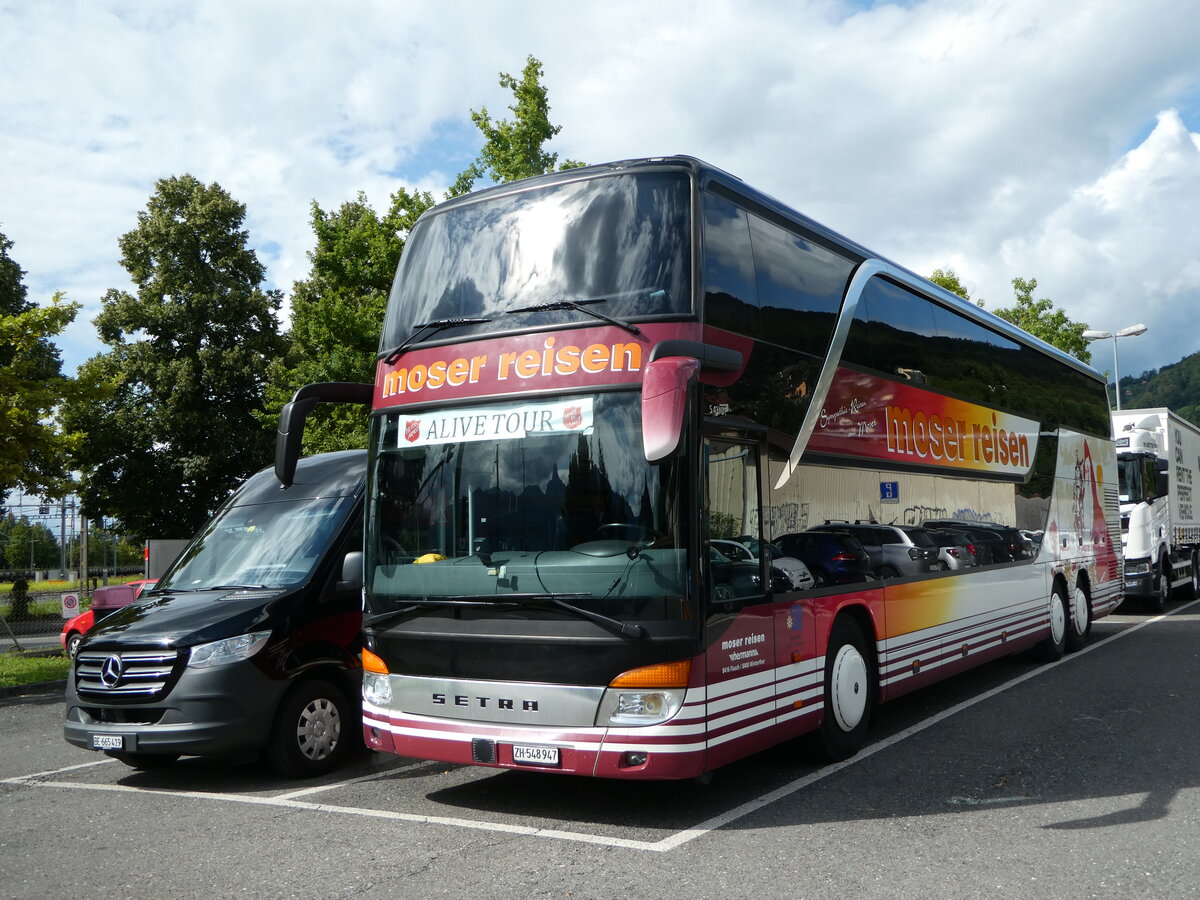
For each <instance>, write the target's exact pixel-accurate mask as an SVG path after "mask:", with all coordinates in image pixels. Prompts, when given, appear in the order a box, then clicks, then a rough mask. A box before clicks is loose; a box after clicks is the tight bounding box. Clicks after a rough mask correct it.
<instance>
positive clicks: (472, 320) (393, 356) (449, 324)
mask: <svg viewBox="0 0 1200 900" xmlns="http://www.w3.org/2000/svg"><path fill="white" fill-rule="evenodd" d="M490 321H492V320H491V319H484V318H480V317H478V316H473V317H465V318H456V319H434V320H433V321H432V322H422V323H421V324H420V325H414V326H413V330H412V333H411V334H410V335H409V336H408V337H407V338H405V340H404V343H402V344H401V345H400V346H399V347H396V348H395V349H393V350H388V351H386V352H384V353H380V354H379V358H380V359H382V360H383V361H384V363H385V364H386V365H389V366H390V365H392V364H393V363H394V362H395V361H396V360H398V359H399V358H400V356H401V355H402V354H403V353H404V351H405V350H407V349H408V348H409V347H411V346H412V345H413V344H415V343H416V342H417V338H419V337H421V336H422V334H423V332H424V331H425V330H426V329H429V328H432V329H433V330H434V332H435V333H436V332H438V331H441V330H442V329H443V328H453V327H454V326H455V325H483V324H484V323H485V322H490Z"/></svg>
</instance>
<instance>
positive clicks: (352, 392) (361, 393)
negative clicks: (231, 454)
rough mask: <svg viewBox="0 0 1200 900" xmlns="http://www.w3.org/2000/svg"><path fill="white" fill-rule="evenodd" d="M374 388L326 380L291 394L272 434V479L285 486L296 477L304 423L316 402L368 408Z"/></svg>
mask: <svg viewBox="0 0 1200 900" xmlns="http://www.w3.org/2000/svg"><path fill="white" fill-rule="evenodd" d="M374 392H375V385H373V384H358V383H355V382H343V381H328V382H322V383H319V384H306V385H305V386H304V387H302V388H300V390H298V391H296V393H295V394H293V395H292V399H291V400H290V401H288V402H287V403H285V404H284V405H283V409H281V410H280V411H279V430H278V431H277V432H276V434H275V477H276V478H278V479H279V483H280V484H281V485H283V486H284V487H285V488H286V487H291V486H292V481H293V480H295V477H296V463H297V462H299V460H300V444H301V441H302V440H303V438H304V420H305V419H306V418H308V414H309V413H310V412H312V410H313V407H314V406H316V405H317V404H318V403H362V404H364V405H366V406H367V407H370V405H371V400H372V397H373V396H374Z"/></svg>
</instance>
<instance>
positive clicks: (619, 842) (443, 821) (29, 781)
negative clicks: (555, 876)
mask: <svg viewBox="0 0 1200 900" xmlns="http://www.w3.org/2000/svg"><path fill="white" fill-rule="evenodd" d="M1198 603H1200V600H1194V601H1192V602H1191V603H1188V604H1186V605H1184V606H1181V607H1180V608H1179V609H1176V610H1173V611H1172V612H1170V613H1164V614H1163V615H1159V616H1154V617H1153V618H1150V619H1146V620H1144V621H1142V622H1139V623H1138V624H1136V625H1131V626H1129V627H1128V628H1125V629H1123V630H1122V631H1119V632H1118V633H1116V634H1114V635H1112V636H1111V637H1109V638H1106V639H1105V640H1104V641H1102V642H1100V643H1094V644H1089V645H1088V646H1087V647H1084V648H1083V649H1082V650H1080V651H1079V652H1077V653H1073V654H1071V655H1069V656H1064V657H1063V658H1062V659H1060V660H1058V661H1057V662H1054V663H1050V664H1049V665H1045V666H1041V667H1039V668H1036V669H1032V670H1030V671H1029V672H1026V673H1025V674H1024V675H1020V676H1018V677H1016V678H1014V679H1012V680H1011V681H1006V682H1005V683H1004V684H1001V685H998V686H997V687H994V688H992V689H991V690H989V691H986V692H984V693H982V694H980V695H979V696H977V697H972V698H971V699H969V700H964V701H963V702H962V703H959V704H957V705H956V706H953V707H951V708H950V709H946V710H943V711H942V712H940V713H937V714H936V715H933V716H930V717H929V718H928V719H925V720H923V721H922V722H919V723H918V724H916V725H913V726H911V727H909V728H906V729H904V730H903V731H898V732H896V733H895V734H893V735H891V736H890V737H887V738H885V739H883V740H881V741H878V742H876V743H874V744H871V745H870V746H868V747H865V748H863V749H862V750H861V751H860V752H859V753H858V754H857V755H856V756H853V757H851V758H850V759H847V760H844V761H842V762H839V763H834V764H832V765H829V766H825V767H824V768H822V769H820V770H818V771H816V772H812V773H810V774H808V775H804V776H801V777H800V778H797V779H796V780H795V781H791V782H789V783H788V784H785V785H784V786H783V787H780V788H776V789H775V790H773V791H770V792H769V793H766V794H763V795H762V796H760V797H756V798H755V799H753V800H749V801H747V802H746V803H743V804H742V805H741V806H738V807H736V808H734V809H731V810H729V811H728V812H725V813H722V814H720V815H718V816H713V817H712V818H711V819H708V820H706V821H704V822H701V823H700V824H698V825H696V826H694V827H692V828H687V829H684V830H683V831H679V832H676V833H675V834H673V835H669V836H668V837H665V838H662V839H661V840H658V841H637V840H629V839H626V838H618V837H611V836H607V835H598V834H585V833H581V832H575V831H559V830H557V829H553V828H534V827H532V826H528V825H507V824H505V823H503V822H479V821H472V820H470V819H459V818H451V817H447V816H422V815H416V814H413V813H401V812H393V811H391V810H378V809H362V808H360V807H354V806H338V805H336V804H329V803H310V802H307V801H303V800H299V799H296V798H298V797H302V796H310V795H312V794H316V793H320V792H323V791H328V790H332V789H334V788H337V787H344V786H346V785H351V784H359V783H362V782H366V781H376V780H379V779H382V778H386V777H387V776H389V775H392V774H395V773H397V772H403V771H408V770H411V769H414V768H417V767H419V766H421V765H423V764H424V763H420V762H419V763H414V764H412V765H408V766H403V767H401V768H397V769H388V770H387V771H386V772H379V773H373V774H371V775H364V776H360V777H358V778H351V779H347V780H346V781H341V782H337V783H335V784H329V785H320V786H318V787H313V788H305V789H302V790H298V791H292V792H290V793H287V794H283V795H280V796H276V797H254V796H245V795H238V796H234V795H229V794H218V793H211V792H208V791H168V790H160V789H156V788H138V787H131V786H128V785H121V784H77V783H73V782H67V781H47V780H46V779H47V778H48V777H50V776H54V775H59V774H61V773H63V772H72V771H76V770H78V769H86V768H89V767H91V766H99V765H104V764H105V763H109V762H113V760H111V759H102V760H99V761H97V762H89V763H82V764H80V765H75V766H66V767H64V768H61V769H55V770H53V771H49V772H39V773H36V774H33V775H21V776H18V777H15V778H5V779H0V784H14V785H22V786H26V787H46V788H62V789H64V790H76V791H109V792H114V793H128V794H156V795H159V796H164V797H184V798H187V799H194V800H216V801H219V802H224V803H245V804H250V805H253V806H271V807H276V808H281V809H294V810H311V811H314V812H324V813H334V814H337V815H344V816H361V817H364V818H371V819H386V820H390V821H395V822H405V823H408V824H413V825H448V826H451V827H456V828H467V829H471V830H474V831H490V832H500V833H504V834H513V835H523V836H527V837H537V838H551V839H554V840H564V841H574V842H576V843H583V844H596V845H599V846H604V847H619V848H622V849H626V850H643V851H649V852H653V853H667V852H669V851H671V850H675V849H677V848H679V847H681V846H683V845H684V844H687V843H689V842H691V841H694V840H696V839H697V838H699V837H703V836H704V835H706V834H708V833H710V832H712V831H716V830H718V829H720V828H723V827H725V826H726V825H729V824H731V823H733V822H736V821H737V820H738V819H741V818H744V817H746V816H748V815H750V814H751V813H754V812H757V811H758V810H760V809H762V808H764V807H766V806H769V805H771V804H772V803H775V802H777V801H779V800H782V799H784V798H785V797H789V796H791V795H792V794H794V793H796V792H797V791H800V790H803V789H804V788H806V787H808V786H810V785H813V784H816V783H817V782H819V781H823V780H824V779H826V778H828V777H829V776H830V775H835V774H837V773H838V772H840V771H842V770H843V769H845V768H847V767H849V766H852V765H855V764H856V763H859V762H861V761H862V760H864V759H868V758H870V757H872V756H874V755H875V754H876V753H879V752H881V751H883V750H886V749H888V748H889V747H893V746H895V745H896V744H898V743H900V742H901V741H903V740H906V739H908V738H910V737H912V736H913V735H916V734H920V733H921V732H922V731H925V730H926V729H927V728H931V727H933V726H934V725H937V724H938V723H940V722H943V721H945V720H946V719H948V718H950V717H951V716H954V715H957V714H958V713H960V712H963V711H964V710H966V709H969V708H971V707H972V706H975V705H976V704H978V703H982V702H983V701H985V700H990V699H991V698H992V697H995V696H997V695H999V694H1002V693H1004V692H1005V691H1007V690H1009V689H1010V688H1014V687H1016V686H1017V685H1019V684H1023V683H1024V682H1026V681H1029V680H1030V679H1032V678H1036V677H1037V676H1039V675H1041V674H1042V673H1044V672H1049V671H1051V670H1052V669H1054V668H1056V667H1058V666H1060V665H1062V664H1063V663H1066V662H1069V661H1071V660H1073V659H1078V658H1079V657H1081V656H1083V655H1084V654H1086V653H1090V652H1092V651H1093V650H1096V649H1098V648H1100V647H1104V646H1106V645H1108V644H1109V643H1110V642H1112V641H1115V640H1119V639H1120V638H1123V637H1125V636H1126V635H1129V634H1133V633H1135V632H1138V631H1141V630H1142V629H1143V628H1145V627H1146V626H1148V625H1153V624H1154V623H1156V622H1160V621H1162V620H1163V619H1165V618H1168V617H1170V616H1172V615H1178V614H1179V613H1182V612H1184V611H1185V610H1188V609H1190V608H1191V607H1193V606H1195V605H1197V604H1198Z"/></svg>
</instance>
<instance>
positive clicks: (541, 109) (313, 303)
mask: <svg viewBox="0 0 1200 900" xmlns="http://www.w3.org/2000/svg"><path fill="white" fill-rule="evenodd" d="M541 77H542V65H541V63H540V62H538V61H537V60H536V59H534V58H533V57H532V56H531V57H529V59H528V61H527V63H526V65H525V69H524V71H523V72H522V76H521V79H520V80H518V79H516V78H514V77H512V76H511V75H506V74H504V73H501V75H500V84H501V86H503V87H506V88H509V89H510V90H512V92H513V105H512V106H510V107H509V109H511V110H512V112H513V114H514V116H515V119H514V121H512V122H509V121H504V120H502V121H494V120H493V119H492V118H491V116H490V115H489V114H488V111H487V109H486V108H485V109H482V110H480V111H478V112H476V111H474V110H473V111H472V112H471V119H472V121H473V122H474V123H475V125H476V127H477V128H478V129H479V131H480V133H481V135H482V136H483V141H484V143H483V149H482V150H481V151H480V154H479V157H478V159H477V160H476V161H475V162H474V163H472V164H471V166H469V167H468V168H467V170H466V171H464V172H463V173H462V174H461V175H460V176H459V177H458V180H457V181H456V182H455V184H454V185H453V186H452V187H451V188H450V190H449V191H448V192H447V197H456V196H458V195H460V194H465V193H467V192H468V191H470V190H471V188H472V187H473V186H474V183H475V181H476V180H477V179H479V178H485V177H486V178H488V179H490V180H491V181H496V182H502V181H513V180H516V179H519V178H527V177H529V176H531V175H541V174H543V173H545V172H552V171H554V170H555V167H556V166H557V167H558V169H559V170H562V169H569V168H575V167H578V166H580V165H582V163H579V162H575V161H573V160H566V161H564V162H562V163H561V164H560V163H559V161H558V154H556V153H547V152H546V151H545V150H544V149H543V145H544V144H545V143H546V142H547V141H549V140H550V139H551V138H553V137H554V136H555V135H556V134H558V133H559V131H560V130H561V128H560V127H559V126H554V125H552V124H551V123H550V119H549V114H550V107H549V104H548V103H547V91H546V88H545V87H544V86H543V85H542V83H541ZM431 206H433V197H432V196H431V195H430V194H428V193H422V192H409V191H407V190H404V189H400V190H398V191H396V193H394V194H393V195H392V197H391V203H390V205H389V207H388V211H387V212H386V213H385V214H383V215H382V216H381V215H379V214H377V213H376V212H375V210H374V209H372V208H371V205H370V204H369V203H368V201H367V198H366V196H365V195H364V194H362V193H359V195H358V198H357V199H356V200H353V201H350V202H347V203H343V204H342V206H341V207H340V208H339V209H337V210H336V211H333V212H326V211H325V210H323V209H322V208H321V207H320V206H319V205H318V204H317V203H316V202H314V203H313V204H312V219H311V222H312V228H313V233H314V235H315V237H316V246H315V247H314V249H313V250H312V252H310V253H309V254H308V258H309V261H310V262H311V264H312V269H311V271H310V274H309V276H308V278H306V279H305V280H304V281H298V282H296V284H295V287H294V292H293V296H292V326H291V330H290V332H289V335H288V341H289V348H288V351H287V355H286V357H285V358H284V359H282V360H280V361H279V362H278V363H276V364H275V365H274V366H272V367H271V369H270V384H269V388H268V391H267V400H268V403H267V409H266V412H265V413H264V414H263V415H262V416H261V419H262V421H263V422H264V424H265V425H268V426H270V427H271V428H274V425H275V423H276V421H277V416H278V414H279V409H280V407H281V406H282V405H283V404H284V403H285V402H286V401H287V400H288V399H290V397H291V395H292V394H293V393H294V392H295V391H296V390H297V389H298V388H300V387H302V386H303V385H305V384H311V383H313V382H321V381H356V382H371V381H374V380H375V366H376V352H377V350H378V348H379V334H380V331H381V330H382V327H383V314H384V309H385V308H386V306H387V299H388V293H389V291H390V290H391V285H392V279H393V277H394V275H395V273H396V267H397V265H398V264H399V262H400V256H401V254H402V253H403V252H404V243H405V237H406V236H407V234H408V232H409V231H410V230H411V229H412V227H413V224H414V223H415V222H416V220H417V218H418V217H419V216H420V215H421V214H422V213H423V212H425V210H427V209H429V208H430V207H431ZM366 440H367V425H366V417H365V416H364V415H363V411H362V410H361V409H357V408H354V407H345V406H339V405H334V404H323V405H321V406H318V407H317V409H316V410H315V411H314V412H313V413H312V415H310V416H309V418H308V421H307V422H306V423H305V429H304V446H303V452H305V453H320V452H324V451H328V450H342V449H351V448H355V447H364V446H366Z"/></svg>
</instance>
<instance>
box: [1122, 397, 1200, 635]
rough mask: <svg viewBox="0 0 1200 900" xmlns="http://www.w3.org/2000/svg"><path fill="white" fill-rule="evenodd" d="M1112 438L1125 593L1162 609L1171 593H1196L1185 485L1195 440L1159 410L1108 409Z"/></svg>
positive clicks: (1198, 440)
mask: <svg viewBox="0 0 1200 900" xmlns="http://www.w3.org/2000/svg"><path fill="white" fill-rule="evenodd" d="M1113 436H1114V440H1115V442H1116V447H1117V467H1118V481H1119V490H1120V503H1121V549H1122V553H1123V556H1124V560H1125V595H1126V597H1132V598H1137V599H1139V600H1141V601H1142V603H1143V605H1146V606H1148V607H1149V608H1150V609H1151V610H1152V611H1155V612H1161V611H1162V610H1163V609H1164V608H1165V606H1166V603H1167V601H1168V600H1169V599H1170V598H1171V597H1172V595H1173V594H1176V593H1179V592H1187V591H1189V590H1190V591H1194V590H1195V585H1196V578H1197V559H1196V555H1197V537H1200V534H1198V532H1200V526H1197V524H1196V523H1195V522H1193V514H1192V503H1191V489H1192V488H1191V480H1192V472H1193V466H1194V465H1196V464H1197V463H1200V460H1197V458H1196V453H1195V452H1194V451H1195V450H1196V449H1197V448H1200V437H1198V433H1197V430H1196V428H1195V426H1193V425H1192V424H1191V423H1189V422H1186V421H1185V420H1183V419H1181V418H1179V417H1178V416H1177V415H1175V414H1174V413H1172V412H1170V411H1169V410H1166V409H1160V410H1133V411H1126V412H1124V413H1121V412H1114V413H1113Z"/></svg>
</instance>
